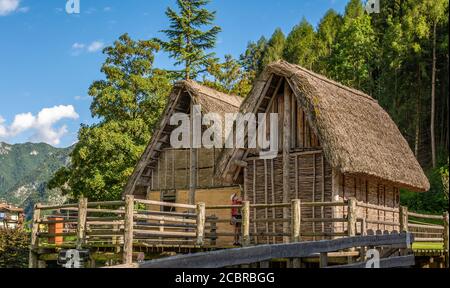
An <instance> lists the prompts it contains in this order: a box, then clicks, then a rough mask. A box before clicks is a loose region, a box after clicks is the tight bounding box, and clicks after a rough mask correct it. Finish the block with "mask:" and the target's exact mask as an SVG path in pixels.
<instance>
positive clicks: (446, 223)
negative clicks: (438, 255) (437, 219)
mask: <svg viewBox="0 0 450 288" xmlns="http://www.w3.org/2000/svg"><path fill="white" fill-rule="evenodd" d="M448 218H449V216H448V212H445V213H444V235H443V236H444V253H445V267H446V268H449V250H450V249H449V231H448V230H449V219H448Z"/></svg>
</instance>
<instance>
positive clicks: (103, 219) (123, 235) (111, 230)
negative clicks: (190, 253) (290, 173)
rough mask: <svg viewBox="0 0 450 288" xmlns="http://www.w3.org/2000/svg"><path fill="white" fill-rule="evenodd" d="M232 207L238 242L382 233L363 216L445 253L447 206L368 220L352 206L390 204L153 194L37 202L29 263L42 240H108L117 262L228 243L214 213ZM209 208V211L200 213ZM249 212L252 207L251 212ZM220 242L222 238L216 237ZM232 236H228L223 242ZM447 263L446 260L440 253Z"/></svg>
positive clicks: (76, 244) (73, 244) (67, 243)
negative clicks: (174, 199) (215, 200)
mask: <svg viewBox="0 0 450 288" xmlns="http://www.w3.org/2000/svg"><path fill="white" fill-rule="evenodd" d="M306 207H318V208H320V209H322V208H325V207H334V208H339V209H345V210H346V215H345V217H342V218H305V217H302V209H305V208H306ZM233 208H237V209H240V210H241V215H242V219H240V220H238V222H240V224H241V228H240V231H239V236H240V238H241V244H242V246H243V247H248V246H255V245H261V244H277V243H296V242H302V241H308V240H333V239H336V238H342V237H355V236H367V235H380V234H388V233H389V232H388V233H386V232H387V231H373V230H372V229H367V228H368V227H369V226H368V225H370V224H377V225H384V226H386V225H389V226H392V227H395V228H396V227H398V230H397V229H391V232H394V233H399V232H400V233H401V232H409V231H410V232H411V233H412V234H413V235H414V236H415V237H416V241H417V242H421V241H426V242H430V241H433V242H437V241H439V242H443V244H444V252H445V253H446V256H447V258H448V251H449V250H448V243H449V242H448V233H449V232H448V214H445V215H444V216H431V215H422V214H417V213H411V212H408V211H407V209H406V208H405V207H401V208H400V209H397V210H398V213H399V217H398V218H399V221H398V222H394V221H383V220H377V221H375V220H367V219H366V218H364V217H360V216H361V215H359V214H358V213H357V209H358V208H366V209H368V208H370V209H381V210H384V211H386V210H388V209H389V212H392V213H396V210H395V209H394V208H388V207H380V206H375V205H370V204H365V203H361V202H358V201H356V200H355V199H348V200H347V201H344V202H314V203H312V202H301V200H299V199H294V200H292V201H291V203H279V204H250V202H248V201H244V202H243V203H242V205H235V206H233V205H216V206H206V205H205V204H204V203H197V204H196V205H188V204H181V203H167V202H159V201H152V200H141V199H134V197H133V196H126V197H125V200H124V201H108V202H88V201H87V199H80V200H79V202H78V203H77V204H65V205H56V206H42V205H36V206H35V210H34V215H33V226H32V236H31V249H30V264H29V266H30V267H38V257H39V251H41V250H42V249H46V248H77V249H81V248H90V247H96V248H98V247H113V248H115V249H116V251H117V253H122V262H123V263H124V264H130V263H132V262H133V247H135V246H147V247H152V246H153V247H154V246H155V245H161V246H164V247H167V246H172V247H180V246H184V247H195V248H230V247H229V246H230V245H228V247H227V246H226V245H225V246H224V245H218V243H219V242H221V239H222V238H224V237H225V238H226V237H228V238H230V237H234V236H235V234H234V233H233V232H230V231H229V230H228V231H222V230H223V229H222V228H221V227H223V226H221V225H220V224H221V223H229V222H230V221H231V213H230V217H229V218H228V217H227V218H218V217H216V216H214V213H212V212H214V211H217V210H223V209H233ZM269 208H282V209H286V210H288V211H289V213H287V215H289V216H288V217H287V218H260V219H254V218H251V217H250V215H251V213H252V211H253V213H254V211H256V210H258V209H269ZM207 215H208V216H207ZM255 215H256V214H255ZM411 217H414V218H415V219H417V218H425V219H432V220H436V221H441V222H442V223H443V225H436V224H417V223H415V222H414V221H415V220H413V219H410V218H411ZM261 223H263V225H266V226H269V225H270V226H273V225H276V226H279V227H282V229H281V231H280V229H278V230H275V229H274V230H273V231H271V232H267V231H268V229H267V230H266V231H258V230H257V229H256V228H255V227H256V225H258V224H261ZM311 223H314V224H319V225H320V224H322V225H323V224H333V225H334V224H339V225H341V226H342V227H343V228H342V229H341V230H338V231H335V230H331V231H326V232H323V229H322V231H320V232H318V231H317V232H316V231H315V230H310V229H302V228H305V227H304V225H311ZM222 243H223V241H222ZM230 243H231V242H230ZM447 263H448V261H447Z"/></svg>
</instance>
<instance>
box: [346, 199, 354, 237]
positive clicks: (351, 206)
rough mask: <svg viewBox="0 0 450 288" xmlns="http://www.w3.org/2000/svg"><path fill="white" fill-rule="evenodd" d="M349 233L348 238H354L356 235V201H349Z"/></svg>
mask: <svg viewBox="0 0 450 288" xmlns="http://www.w3.org/2000/svg"><path fill="white" fill-rule="evenodd" d="M347 221H348V222H347V223H348V225H347V231H348V236H349V237H353V236H355V235H356V199H355V198H349V199H348V215H347Z"/></svg>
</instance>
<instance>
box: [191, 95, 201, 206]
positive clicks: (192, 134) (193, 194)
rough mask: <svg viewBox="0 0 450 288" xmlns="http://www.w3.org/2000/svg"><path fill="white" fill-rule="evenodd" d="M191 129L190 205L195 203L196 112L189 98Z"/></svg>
mask: <svg viewBox="0 0 450 288" xmlns="http://www.w3.org/2000/svg"><path fill="white" fill-rule="evenodd" d="M190 114H191V115H190V116H191V124H190V125H191V129H190V149H189V155H190V166H189V171H190V178H189V195H188V202H189V204H191V205H194V203H195V191H196V189H197V159H198V158H197V157H198V155H197V152H198V151H197V148H195V147H194V134H195V133H194V129H195V128H196V127H194V118H195V117H196V115H195V114H196V113H195V112H194V101H192V100H191V113H190ZM196 133H201V131H197V132H196Z"/></svg>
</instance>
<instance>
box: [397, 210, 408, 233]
mask: <svg viewBox="0 0 450 288" xmlns="http://www.w3.org/2000/svg"><path fill="white" fill-rule="evenodd" d="M399 218H400V219H399V220H400V232H408V207H405V206H400V216H399Z"/></svg>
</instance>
